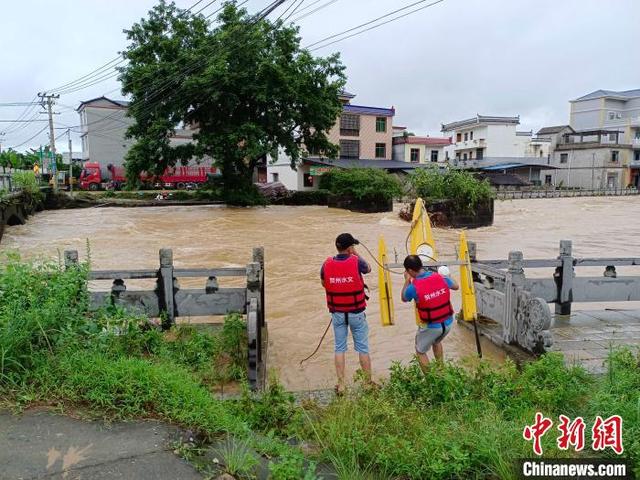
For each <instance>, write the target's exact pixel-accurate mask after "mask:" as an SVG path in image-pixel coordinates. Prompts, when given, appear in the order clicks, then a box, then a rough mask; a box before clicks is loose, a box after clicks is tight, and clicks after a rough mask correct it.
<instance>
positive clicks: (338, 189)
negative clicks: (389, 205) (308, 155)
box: [320, 168, 402, 203]
mask: <svg viewBox="0 0 640 480" xmlns="http://www.w3.org/2000/svg"><path fill="white" fill-rule="evenodd" d="M320 188H321V189H323V190H326V191H328V192H329V193H331V194H332V195H338V196H343V197H348V198H353V199H356V200H359V201H362V202H371V203H375V202H389V201H392V200H394V199H397V198H400V197H401V196H402V184H401V183H400V181H399V180H398V178H397V177H396V176H395V175H392V174H390V173H387V171H386V170H383V169H379V168H350V169H341V168H334V169H331V170H329V171H328V172H326V173H324V174H323V175H322V177H320Z"/></svg>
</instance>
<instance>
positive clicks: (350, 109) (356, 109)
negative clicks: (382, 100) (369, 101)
mask: <svg viewBox="0 0 640 480" xmlns="http://www.w3.org/2000/svg"><path fill="white" fill-rule="evenodd" d="M343 109H344V111H345V112H347V113H356V114H358V115H378V116H380V117H393V116H394V115H395V114H396V111H395V109H393V108H382V107H365V106H364V105H351V104H347V105H344V107H343Z"/></svg>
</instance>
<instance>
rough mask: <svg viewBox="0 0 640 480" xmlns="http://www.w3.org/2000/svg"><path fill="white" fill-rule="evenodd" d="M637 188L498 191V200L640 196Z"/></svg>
mask: <svg viewBox="0 0 640 480" xmlns="http://www.w3.org/2000/svg"><path fill="white" fill-rule="evenodd" d="M639 194H640V190H638V189H637V188H603V189H576V190H553V189H549V190H498V191H496V198H498V199H499V200H517V199H522V198H560V197H605V196H614V197H620V196H628V195H639Z"/></svg>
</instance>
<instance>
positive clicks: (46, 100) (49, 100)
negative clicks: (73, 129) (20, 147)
mask: <svg viewBox="0 0 640 480" xmlns="http://www.w3.org/2000/svg"><path fill="white" fill-rule="evenodd" d="M38 97H40V98H41V99H42V100H41V102H40V104H41V105H42V108H46V109H47V111H46V112H40V113H47V114H48V115H49V149H50V150H51V155H53V168H52V170H53V191H54V192H55V191H57V190H58V179H57V178H56V177H57V171H56V136H55V130H54V128H53V115H54V112H53V105H54V100H56V99H58V98H60V95H53V94H49V95H47V92H42V93H38Z"/></svg>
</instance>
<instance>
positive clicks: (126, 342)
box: [0, 258, 640, 480]
mask: <svg viewBox="0 0 640 480" xmlns="http://www.w3.org/2000/svg"><path fill="white" fill-rule="evenodd" d="M245 342H246V340H245V338H244V324H243V321H242V319H241V318H240V317H239V316H237V315H230V316H229V317H228V318H227V319H226V321H225V325H224V328H223V329H221V330H220V331H219V332H217V333H203V332H199V331H196V330H193V329H189V328H178V329H174V330H172V331H170V332H161V331H159V330H157V329H156V327H155V326H154V325H152V324H150V323H149V322H148V321H147V320H146V319H144V318H140V317H135V316H131V315H128V314H127V313H125V312H123V311H120V310H117V309H104V310H101V311H98V312H92V311H90V310H89V302H88V294H87V266H86V265H83V266H81V268H79V269H77V270H75V269H74V270H70V271H64V269H61V268H60V267H59V266H58V265H57V264H55V263H53V264H52V263H49V264H29V263H25V262H22V261H20V260H19V259H17V258H12V259H11V258H10V259H7V260H6V261H5V262H4V263H3V267H2V270H1V271H0V395H1V397H2V400H3V402H4V404H5V406H12V407H27V406H29V405H33V404H42V403H45V404H49V405H55V406H59V407H62V408H63V409H80V410H81V411H83V412H86V413H89V414H94V415H97V416H100V417H106V418H113V419H121V418H149V417H152V418H160V419H163V420H165V421H169V422H172V423H176V424H179V425H182V426H184V427H185V428H190V429H192V430H195V431H197V432H199V433H201V434H202V437H203V438H205V439H207V440H208V441H213V442H214V443H215V444H216V445H218V446H219V447H218V448H219V450H218V452H219V454H218V455H217V456H216V458H218V459H220V460H222V463H223V464H224V467H219V466H216V465H217V464H215V463H214V462H213V460H212V459H211V458H210V457H207V455H200V450H198V449H194V448H190V447H188V446H187V447H184V448H181V451H182V452H183V454H184V455H185V456H187V457H189V458H190V459H192V460H193V461H194V462H197V463H199V464H200V465H201V466H202V468H204V469H211V470H212V471H215V470H216V469H220V468H222V469H224V470H227V471H230V472H232V473H234V475H235V476H236V477H239V478H241V477H250V476H251V475H253V472H254V471H255V467H256V465H257V462H258V461H259V460H261V461H262V462H263V463H266V465H267V469H268V471H270V472H271V478H274V479H281V480H283V479H300V478H307V479H312V478H317V475H316V473H314V471H315V465H316V464H324V465H329V466H330V468H332V469H333V470H334V471H336V472H337V473H338V474H339V478H344V479H358V478H363V479H364V478H370V479H377V478H415V479H421V478H465V479H466V478H514V477H515V470H514V464H513V461H514V459H516V458H521V457H528V456H531V455H532V448H531V444H530V443H528V442H526V441H524V440H523V438H522V430H523V428H524V426H525V425H527V424H531V423H533V420H534V415H535V412H536V411H540V412H542V413H544V414H545V415H546V416H547V417H550V418H552V419H553V420H554V422H555V425H557V423H558V415H560V414H564V415H567V416H569V417H571V418H575V417H576V416H578V415H580V416H582V417H584V419H585V421H586V423H587V425H588V427H587V434H586V439H585V440H586V444H587V448H586V449H585V452H583V453H581V454H580V455H583V456H586V455H589V454H593V452H591V450H590V448H589V446H590V440H591V439H590V426H591V425H592V423H593V419H594V418H595V416H596V415H601V416H602V417H604V418H606V417H608V416H609V415H613V414H618V415H621V416H622V417H623V419H624V431H623V440H624V447H625V452H624V457H625V458H629V459H631V460H632V461H633V462H634V465H635V468H636V471H637V473H640V368H639V360H640V359H639V357H638V355H637V353H632V352H630V351H628V350H620V351H616V352H613V353H612V355H611V359H610V365H609V374H608V375H605V376H603V377H593V376H591V375H589V374H587V373H586V372H584V371H583V370H582V369H580V368H577V367H576V368H567V367H565V365H564V363H563V362H562V359H561V358H560V357H558V356H556V355H547V356H545V357H543V358H542V359H540V360H539V361H536V362H534V363H531V364H528V365H526V366H525V367H524V368H522V369H517V368H516V367H515V366H514V365H513V364H511V363H506V364H504V365H501V366H497V367H496V366H491V365H488V364H486V363H483V364H481V365H480V366H478V367H465V366H463V365H458V364H452V363H447V364H443V365H436V366H434V368H433V370H432V371H431V372H430V373H429V374H428V375H423V374H422V373H421V372H420V371H419V369H418V368H417V366H416V365H408V366H407V365H405V366H401V365H395V366H393V368H392V369H391V372H390V377H389V379H388V380H387V381H386V382H385V383H384V384H383V385H382V386H381V388H380V389H377V390H368V389H366V388H363V387H359V386H356V387H355V388H354V389H353V390H352V392H350V394H349V395H348V396H347V397H345V398H343V399H340V400H337V401H334V402H333V403H332V404H331V405H329V406H328V407H319V406H317V405H315V404H313V403H303V404H302V405H296V404H295V403H294V402H293V397H292V396H291V395H290V394H289V393H287V392H285V391H284V390H283V389H282V387H280V386H279V385H278V384H277V382H272V384H271V385H270V387H269V389H268V390H267V391H266V392H264V393H263V394H262V395H259V396H256V395H252V394H250V393H249V392H248V391H246V389H245V391H244V393H243V395H242V396H241V397H240V398H238V399H236V400H221V399H220V398H219V397H218V396H217V395H216V394H215V392H216V391H217V388H218V386H219V385H220V384H221V383H225V382H229V381H235V380H238V379H240V380H241V381H242V377H243V369H244V358H245V354H246V352H245V351H244V350H243V346H244V344H245ZM555 425H554V427H553V431H550V432H549V433H548V434H547V436H545V437H544V440H543V447H544V450H545V457H567V456H571V455H577V454H576V453H575V452H571V451H569V452H561V451H559V450H558V449H557V446H556V445H555V439H556V436H557V430H556V427H555ZM231 438H232V439H233V440H230V439H231ZM220 445H221V446H220ZM602 455H611V453H610V451H609V450H608V451H606V452H605V453H604V454H598V456H602Z"/></svg>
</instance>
